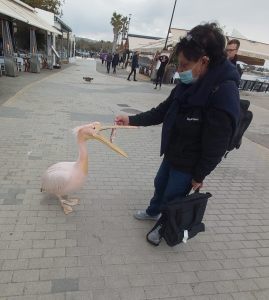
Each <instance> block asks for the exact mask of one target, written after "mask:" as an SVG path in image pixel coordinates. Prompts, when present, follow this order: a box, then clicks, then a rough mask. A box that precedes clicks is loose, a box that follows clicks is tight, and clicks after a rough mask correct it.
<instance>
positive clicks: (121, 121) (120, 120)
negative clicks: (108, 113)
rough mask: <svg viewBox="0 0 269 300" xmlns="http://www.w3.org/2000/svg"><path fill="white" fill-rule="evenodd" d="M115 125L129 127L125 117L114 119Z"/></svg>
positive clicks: (127, 118) (119, 116)
mask: <svg viewBox="0 0 269 300" xmlns="http://www.w3.org/2000/svg"><path fill="white" fill-rule="evenodd" d="M115 123H116V124H117V125H124V126H127V125H129V117H128V116H127V115H118V116H116V118H115Z"/></svg>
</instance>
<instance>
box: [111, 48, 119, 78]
mask: <svg viewBox="0 0 269 300" xmlns="http://www.w3.org/2000/svg"><path fill="white" fill-rule="evenodd" d="M119 60H120V57H119V54H118V53H117V52H116V53H115V54H114V55H113V59H112V69H113V74H116V68H117V65H118V64H119Z"/></svg>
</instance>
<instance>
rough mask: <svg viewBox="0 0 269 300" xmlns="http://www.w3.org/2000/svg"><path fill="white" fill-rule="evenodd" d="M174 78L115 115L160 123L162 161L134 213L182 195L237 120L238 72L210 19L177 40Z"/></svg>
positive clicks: (218, 155) (155, 212) (150, 211)
mask: <svg viewBox="0 0 269 300" xmlns="http://www.w3.org/2000/svg"><path fill="white" fill-rule="evenodd" d="M176 53H177V56H178V61H179V75H180V81H181V82H180V83H179V84H178V85H177V86H176V87H175V88H174V89H173V90H172V92H171V94H170V96H169V97H168V98H167V100H165V101H164V102H162V103H161V104H160V105H159V106H157V107H156V108H153V109H151V110H149V111H147V112H144V113H141V114H138V115H135V116H130V117H128V116H126V115H120V116H117V117H116V123H117V124H123V125H128V124H130V125H136V126H150V125H157V124H160V123H163V128H162V141H161V155H164V159H163V162H162V164H161V166H160V169H159V171H158V173H157V176H156V178H155V182H154V184H155V193H154V196H153V198H152V199H151V201H150V204H149V206H148V208H147V209H146V210H140V211H138V212H136V213H135V215H134V217H135V218H137V219H139V220H157V219H158V217H159V214H160V207H161V205H163V204H164V203H165V202H167V201H170V200H173V199H174V198H175V197H176V196H186V195H187V194H188V193H189V192H190V190H191V188H193V189H194V190H196V189H200V188H202V186H203V181H204V179H205V178H206V176H207V175H209V174H210V173H211V172H212V171H213V170H214V169H215V168H216V166H217V165H218V164H219V163H220V161H221V159H222V157H223V155H224V154H225V152H226V150H227V147H228V144H229V141H230V139H231V137H232V135H233V132H234V130H235V128H236V126H237V123H238V120H239V112H240V107H239V92H238V85H239V75H238V72H237V70H236V68H235V66H233V65H232V64H231V63H230V62H229V61H228V60H227V58H226V55H225V37H224V35H223V32H222V30H221V29H220V28H219V27H218V26H217V24H215V23H211V24H204V25H199V26H196V27H194V28H193V29H192V30H191V31H190V32H189V33H188V35H187V36H186V37H184V38H182V39H181V40H180V42H179V43H178V45H177V48H176Z"/></svg>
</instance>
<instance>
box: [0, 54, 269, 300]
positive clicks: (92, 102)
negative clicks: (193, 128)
mask: <svg viewBox="0 0 269 300" xmlns="http://www.w3.org/2000/svg"><path fill="white" fill-rule="evenodd" d="M85 75H93V77H94V81H93V82H92V83H85V82H83V80H82V77H83V76H85ZM170 89H171V88H170V87H166V86H164V87H163V89H162V90H161V91H154V90H153V89H152V85H150V84H147V83H142V82H127V81H126V80H123V79H121V78H114V77H112V76H110V77H107V76H106V75H103V74H99V73H97V72H96V71H95V62H94V61H89V60H87V61H85V60H83V61H82V60H78V61H77V62H76V64H74V65H72V66H70V67H69V68H67V69H65V70H63V71H61V72H59V73H57V74H55V75H53V76H50V77H47V78H46V79H44V80H42V81H41V82H37V83H36V84H33V85H31V87H29V88H27V89H25V90H22V91H21V92H20V93H19V94H18V95H17V96H16V97H13V98H12V99H11V100H9V101H7V102H5V103H4V104H3V105H2V106H0V124H1V125H0V126H1V132H0V148H1V152H0V153H1V155H0V166H1V168H0V184H1V191H0V204H1V210H0V270H1V271H0V300H7V299H8V300H71V299H72V300H75V299H81V300H82V299H85V300H101V299H107V300H116V299H117V300H142V299H163V300H168V299H169V300H175V299H180V300H181V299H182V300H183V299H184V300H207V299H209V300H224V299H225V300H228V299H229V300H230V299H232V300H239V299H243V300H252V299H260V300H263V299H264V300H267V299H269V188H268V177H269V150H268V149H267V148H265V147H262V146H260V145H258V144H256V143H253V142H252V141H250V140H247V139H245V140H244V143H243V145H242V148H241V149H240V150H239V151H234V152H233V153H231V154H230V155H229V156H228V158H227V159H226V160H224V162H223V163H222V164H221V166H220V167H219V168H218V169H217V170H216V171H215V172H214V173H213V174H212V175H211V176H210V177H209V178H208V180H207V181H206V183H205V187H204V190H205V191H210V192H211V193H212V194H213V195H214V197H213V198H211V199H210V202H209V205H208V208H207V211H206V216H205V223H206V232H205V233H202V234H200V235H198V236H197V237H196V238H194V239H192V240H190V241H189V242H188V243H187V244H184V245H179V246H177V247H174V248H169V247H168V246H166V245H165V243H162V244H161V245H160V246H159V247H157V248H155V247H152V246H151V245H149V244H148V243H147V242H146V240H145V235H146V233H147V232H148V231H149V229H150V228H151V227H152V226H153V224H152V223H151V222H139V221H136V220H134V219H133V217H132V214H133V212H134V211H135V209H139V208H144V207H145V206H146V205H147V203H148V201H149V199H150V197H151V195H152V193H153V178H154V175H155V173H156V171H157V169H158V166H159V164H160V161H161V158H160V157H159V144H160V131H161V127H160V126H156V127H149V128H140V129H137V130H132V131H131V130H129V131H123V130H122V131H121V132H120V131H118V132H117V138H116V143H117V144H118V145H119V146H121V147H122V148H123V149H124V150H126V151H127V153H128V154H129V158H128V159H125V158H122V157H120V156H118V155H117V154H115V153H114V152H112V151H110V150H109V149H108V148H106V147H105V146H104V145H102V144H100V143H98V142H89V145H88V148H89V155H90V158H89V161H90V171H89V177H88V181H87V183H86V185H85V186H84V187H83V188H82V189H81V190H80V191H79V192H77V194H76V195H77V196H78V197H79V198H80V199H81V204H80V205H79V206H77V207H75V211H74V213H72V214H70V215H68V216H65V215H64V214H63V212H62V211H61V209H60V206H59V204H58V203H57V200H56V199H55V198H54V197H53V196H49V195H44V194H41V193H40V176H41V174H42V172H43V170H45V168H46V167H48V166H49V165H50V164H52V163H55V162H58V161H64V160H74V159H76V155H77V146H76V143H75V140H74V137H73V136H72V133H71V129H72V128H73V127H75V126H77V125H79V124H82V123H84V122H90V121H96V120H97V121H102V122H105V123H112V122H113V117H114V115H115V114H117V113H119V112H121V111H122V110H123V109H126V108H129V109H134V110H137V111H144V110H146V109H149V108H150V107H152V106H154V105H157V104H158V103H159V102H161V101H162V100H163V99H164V98H165V97H166V96H167V95H168V94H169V91H170ZM253 108H254V109H255V119H254V123H253V125H252V126H253V127H252V128H253V130H254V131H255V128H258V127H259V126H260V125H259V121H260V118H259V114H260V113H261V114H262V116H263V117H262V121H263V122H264V120H265V119H264V113H265V112H264V110H263V109H261V108H259V107H258V106H255V107H253Z"/></svg>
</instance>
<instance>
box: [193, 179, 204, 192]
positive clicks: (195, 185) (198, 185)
mask: <svg viewBox="0 0 269 300" xmlns="http://www.w3.org/2000/svg"><path fill="white" fill-rule="evenodd" d="M191 184H192V189H193V190H194V191H196V190H199V189H201V188H202V187H203V182H196V181H195V180H194V179H193V180H192V182H191Z"/></svg>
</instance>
